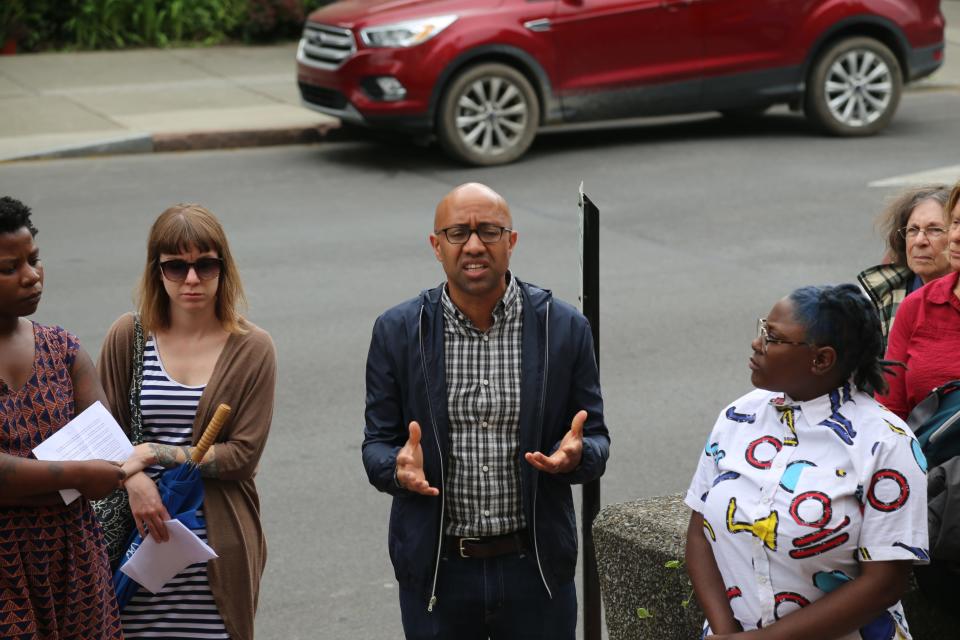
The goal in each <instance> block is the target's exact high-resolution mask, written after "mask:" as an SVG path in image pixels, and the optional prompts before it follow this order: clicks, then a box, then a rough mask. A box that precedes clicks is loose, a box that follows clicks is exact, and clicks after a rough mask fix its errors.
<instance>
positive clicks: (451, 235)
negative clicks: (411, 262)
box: [434, 224, 513, 244]
mask: <svg viewBox="0 0 960 640" xmlns="http://www.w3.org/2000/svg"><path fill="white" fill-rule="evenodd" d="M504 231H513V229H511V228H510V227H500V226H497V225H495V224H480V225H477V228H476V229H471V228H470V226H469V225H466V224H457V225H454V226H452V227H447V228H445V229H437V230H436V231H434V233H436V234H437V235H438V236H439V235H440V234H443V235H444V236H446V237H447V242H449V243H450V244H467V241H469V240H470V236H471V235H473V234H474V233H476V234H477V237H479V238H480V241H481V242H483V243H484V244H495V243H497V242H500V238H502V237H503V232H504Z"/></svg>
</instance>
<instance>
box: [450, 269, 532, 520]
mask: <svg viewBox="0 0 960 640" xmlns="http://www.w3.org/2000/svg"><path fill="white" fill-rule="evenodd" d="M507 277H508V279H509V282H508V284H507V290H506V292H505V293H504V295H503V298H502V299H501V300H500V302H498V303H497V305H496V307H494V310H493V326H491V327H490V329H489V330H487V331H486V332H482V331H480V330H479V329H477V328H476V326H474V324H473V323H472V322H471V321H470V319H469V318H467V317H466V316H465V315H464V314H463V313H461V312H460V310H459V309H457V307H456V306H455V305H454V304H453V301H452V300H451V299H450V296H449V294H448V293H447V289H446V287H444V290H443V295H442V297H441V303H442V306H443V315H444V329H443V347H444V364H445V365H446V374H447V380H446V382H447V412H448V414H449V417H450V455H449V459H448V470H447V477H446V508H447V513H448V514H449V517H448V521H447V534H449V535H454V536H494V535H501V534H504V533H510V532H512V531H517V530H518V529H522V528H524V527H525V526H526V523H525V519H524V515H523V509H522V506H521V503H520V460H519V456H518V453H519V447H520V371H521V357H522V354H521V328H522V321H523V313H522V311H523V308H522V307H523V303H522V300H521V295H520V287H519V286H518V285H517V282H516V279H515V278H513V277H511V276H510V275H509V274H508V276H507Z"/></svg>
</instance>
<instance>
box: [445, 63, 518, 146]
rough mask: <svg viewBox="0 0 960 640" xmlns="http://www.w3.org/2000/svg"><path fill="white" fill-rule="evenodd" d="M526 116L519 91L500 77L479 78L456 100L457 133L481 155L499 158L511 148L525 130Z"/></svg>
mask: <svg viewBox="0 0 960 640" xmlns="http://www.w3.org/2000/svg"><path fill="white" fill-rule="evenodd" d="M528 117H529V113H528V109H527V100H526V98H525V97H524V95H523V92H522V91H520V89H519V88H518V87H517V85H515V84H513V83H512V82H510V81H509V80H506V79H504V78H501V77H497V76H491V77H484V78H479V79H477V80H476V81H474V82H472V83H471V84H470V85H469V86H468V87H467V88H466V89H465V90H464V91H463V93H462V94H460V97H459V98H458V99H457V112H456V127H457V133H458V134H459V136H460V139H461V140H462V141H463V143H464V144H465V145H467V147H469V148H470V150H471V151H473V152H475V153H479V154H481V155H485V156H491V155H500V154H502V153H504V152H506V151H508V150H509V149H511V148H512V147H515V146H516V145H517V143H518V142H519V141H520V139H521V137H522V136H523V134H524V131H526V129H527V119H528Z"/></svg>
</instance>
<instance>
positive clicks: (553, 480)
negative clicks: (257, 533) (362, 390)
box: [363, 280, 610, 609]
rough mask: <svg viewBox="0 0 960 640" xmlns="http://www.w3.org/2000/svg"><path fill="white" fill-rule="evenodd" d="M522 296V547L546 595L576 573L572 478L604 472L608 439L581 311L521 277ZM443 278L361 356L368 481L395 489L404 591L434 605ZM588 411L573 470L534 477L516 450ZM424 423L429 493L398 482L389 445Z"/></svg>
mask: <svg viewBox="0 0 960 640" xmlns="http://www.w3.org/2000/svg"><path fill="white" fill-rule="evenodd" d="M518 284H519V285H520V291H521V295H522V296H523V329H522V338H521V339H522V348H523V358H522V368H523V370H522V373H521V393H520V447H519V453H518V455H519V457H520V460H519V464H520V486H521V493H522V504H523V512H524V515H525V516H526V521H527V533H528V535H529V537H530V539H529V541H528V542H529V545H530V548H531V549H533V550H534V552H535V555H536V560H537V563H538V565H539V567H540V573H541V577H542V579H543V582H544V586H545V587H546V589H547V590H548V592H551V594H552V591H553V589H554V588H555V587H556V586H557V585H558V584H564V583H566V582H568V581H570V580H572V579H573V577H574V573H575V569H576V563H577V528H576V517H575V514H574V509H573V500H572V496H571V491H570V485H571V484H576V483H582V482H588V481H590V480H595V479H597V478H599V477H600V476H601V475H603V471H604V469H605V467H606V461H607V456H608V454H609V449H610V436H609V433H608V432H607V427H606V425H605V424H604V421H603V398H602V397H601V394H600V380H599V374H598V371H597V362H596V358H595V357H594V352H593V337H592V335H591V333H590V325H589V323H588V322H587V319H586V318H585V317H584V316H583V315H582V314H581V313H580V312H579V311H577V310H576V309H574V308H573V307H571V306H570V305H568V304H566V303H564V302H561V301H559V300H554V299H553V295H552V294H551V293H550V292H549V291H545V290H543V289H539V288H537V287H534V286H531V285H527V284H525V283H523V282H520V281H519V280H518ZM441 292H442V285H441V286H440V287H437V288H435V289H429V290H425V291H423V292H422V293H421V294H420V295H419V296H418V297H416V298H413V299H411V300H408V301H406V302H404V303H402V304H400V305H397V306H396V307H393V308H392V309H390V310H388V311H387V312H386V313H384V314H383V315H382V316H380V317H379V318H378V319H377V321H376V323H375V324H374V327H373V338H372V340H371V343H370V353H369V355H368V356H367V399H366V404H367V409H366V414H365V415H366V428H365V429H364V439H363V464H364V467H366V470H367V475H368V476H369V478H370V483H371V484H373V485H374V486H375V487H376V488H377V489H379V490H380V491H385V492H387V493H390V494H391V495H393V496H394V499H393V508H392V510H391V512H390V534H389V549H390V558H391V560H392V561H393V566H394V571H395V573H396V576H397V581H398V582H399V583H400V586H401V588H406V589H411V590H416V591H420V592H421V593H422V594H423V596H424V604H425V605H426V604H427V603H428V602H429V603H430V608H431V609H432V605H433V603H434V602H439V603H442V601H443V585H442V584H441V585H437V584H436V575H437V563H438V560H439V555H440V550H441V549H440V546H441V541H442V539H443V535H444V530H443V528H444V502H443V501H444V497H445V487H444V484H443V483H444V474H445V468H446V464H447V455H448V453H449V442H450V441H449V420H448V416H447V386H446V377H445V372H444V348H443V322H444V319H443V309H442V307H441V304H440V296H441ZM580 409H584V410H586V411H587V414H588V416H587V421H586V424H585V425H584V429H583V434H584V439H583V458H582V460H581V463H580V466H579V467H577V469H575V470H574V471H572V472H570V473H567V474H559V475H554V474H549V473H541V472H539V471H537V470H536V469H534V468H533V467H532V466H530V464H529V463H527V462H526V460H524V458H523V456H524V454H525V453H526V452H528V451H543V452H545V453H548V454H549V453H553V452H554V451H555V450H556V449H557V447H558V446H559V444H560V440H561V439H562V438H563V436H564V434H565V433H566V432H567V431H568V430H569V429H570V423H571V421H572V419H573V416H574V415H575V414H576V413H577V411H579V410H580ZM414 420H416V421H417V422H418V423H419V424H420V427H421V429H422V438H421V446H422V447H423V459H424V471H425V473H426V477H427V481H428V482H429V483H430V486H432V487H437V488H439V489H440V495H439V496H437V497H431V496H422V495H418V494H413V493H411V492H408V491H406V490H404V489H401V488H399V487H398V486H397V485H396V484H395V481H394V470H395V468H396V462H397V452H398V451H399V450H400V448H401V447H402V446H403V445H404V443H406V441H407V437H408V425H409V424H410V422H411V421H414Z"/></svg>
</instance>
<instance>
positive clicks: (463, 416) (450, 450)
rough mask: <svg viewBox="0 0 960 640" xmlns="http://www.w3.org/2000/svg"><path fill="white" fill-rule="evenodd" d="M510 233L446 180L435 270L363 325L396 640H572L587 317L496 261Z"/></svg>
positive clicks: (369, 424) (477, 187)
mask: <svg viewBox="0 0 960 640" xmlns="http://www.w3.org/2000/svg"><path fill="white" fill-rule="evenodd" d="M517 237H518V234H517V231H516V230H515V229H514V227H513V220H512V217H511V215H510V208H509V207H508V206H507V203H506V201H505V200H504V199H503V198H502V197H501V196H500V195H499V194H498V193H496V192H495V191H493V190H492V189H490V188H489V187H487V186H485V185H481V184H476V183H470V184H464V185H461V186H459V187H457V188H456V189H454V190H453V191H451V192H450V193H448V194H447V195H446V196H445V197H444V198H443V200H441V201H440V204H438V205H437V210H436V215H435V217H434V222H433V233H431V234H430V245H431V247H432V248H433V253H434V255H435V256H436V258H437V260H438V261H439V262H440V264H441V265H442V266H443V271H444V273H445V274H446V282H445V283H443V284H442V285H440V286H438V287H436V288H434V289H427V290H424V291H423V292H422V293H421V294H420V295H419V296H417V297H416V298H413V299H410V300H408V301H406V302H403V303H401V304H399V305H397V306H395V307H393V308H392V309H389V310H388V311H386V312H385V313H384V314H383V315H381V316H380V317H379V318H378V319H377V321H376V323H375V324H374V327H373V338H372V340H371V342H370V352H369V354H368V356H367V376H366V377H367V379H366V383H367V396H366V413H365V417H366V428H365V429H364V439H363V464H364V467H365V468H366V471H367V475H368V476H369V479H370V483H371V484H373V485H374V486H375V487H376V488H377V489H379V490H380V491H384V492H386V493H389V494H391V495H392V496H393V507H392V509H391V512H390V534H389V551H390V558H391V560H392V561H393V566H394V571H395V573H396V577H397V581H398V582H399V584H400V610H401V614H402V618H403V629H404V633H405V635H406V637H407V638H408V640H421V639H426V638H438V639H445V640H446V639H453V638H456V639H457V640H474V639H476V640H488V639H494V640H500V639H513V638H516V639H520V638H523V639H525V640H528V639H536V638H543V639H544V640H547V639H549V640H574V637H575V629H576V622H577V595H576V589H575V586H574V572H575V568H576V564H577V531H576V517H575V514H574V509H573V500H572V496H571V491H570V486H571V485H573V484H578V483H583V482H589V481H591V480H595V479H597V478H599V477H600V476H601V475H603V471H604V469H605V467H606V461H607V456H608V454H609V448H610V436H609V433H608V431H607V427H606V425H605V423H604V420H603V399H602V397H601V394H600V381H599V376H598V371H597V363H596V359H595V358H594V353H593V338H592V336H591V333H590V327H589V324H588V323H587V320H586V318H584V317H583V315H582V314H580V313H579V312H578V311H577V310H576V309H574V308H573V307H571V306H570V305H568V304H566V303H564V302H561V301H559V300H555V299H554V298H553V296H552V294H551V293H550V292H549V291H547V290H545V289H540V288H538V287H535V286H533V285H530V284H527V283H525V282H521V281H520V280H519V279H517V277H516V276H514V275H513V273H511V272H510V256H511V254H512V253H513V250H514V248H515V247H516V245H517Z"/></svg>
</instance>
